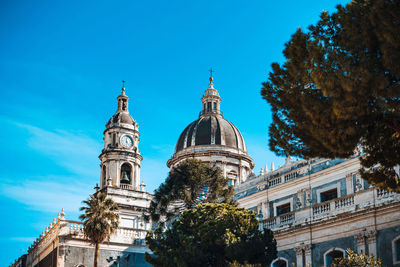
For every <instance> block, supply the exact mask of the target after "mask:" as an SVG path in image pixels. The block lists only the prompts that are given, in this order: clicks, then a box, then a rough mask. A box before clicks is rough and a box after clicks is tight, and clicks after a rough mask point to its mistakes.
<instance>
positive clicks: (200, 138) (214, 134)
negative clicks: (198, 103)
mask: <svg viewBox="0 0 400 267" xmlns="http://www.w3.org/2000/svg"><path fill="white" fill-rule="evenodd" d="M199 145H220V146H227V147H231V148H236V149H239V150H241V151H243V152H245V153H247V148H246V144H245V142H244V140H243V137H242V134H241V133H240V131H239V130H238V128H236V126H235V125H233V123H231V122H230V121H228V120H226V119H224V118H223V117H222V116H221V115H217V114H209V115H206V116H204V115H203V116H200V118H198V119H197V120H195V121H194V122H192V123H190V124H189V125H188V126H187V127H186V128H185V129H184V130H183V132H182V133H181V135H180V136H179V139H178V142H177V143H176V147H175V153H177V152H179V151H181V150H183V149H185V148H187V147H191V146H199Z"/></svg>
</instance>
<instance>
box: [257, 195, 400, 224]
mask: <svg viewBox="0 0 400 267" xmlns="http://www.w3.org/2000/svg"><path fill="white" fill-rule="evenodd" d="M394 201H397V202H400V194H396V193H392V192H387V191H385V190H381V189H375V188H370V189H368V190H364V191H361V192H358V193H355V194H351V195H347V196H343V197H340V198H336V199H333V200H330V201H326V202H323V203H319V204H317V205H313V206H308V207H304V208H301V209H297V210H295V211H292V212H290V213H286V214H282V215H280V216H275V217H272V218H268V219H265V220H264V221H263V225H264V227H267V228H269V229H272V230H278V229H279V228H287V227H291V226H294V225H301V224H305V223H308V222H310V221H311V222H314V221H321V220H327V219H329V218H332V216H336V215H338V214H341V213H349V212H350V213H351V212H355V211H359V210H362V209H370V208H371V207H374V205H375V207H379V206H381V205H386V204H389V203H391V202H394Z"/></svg>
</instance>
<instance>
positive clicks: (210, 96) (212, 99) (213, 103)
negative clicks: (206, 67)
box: [200, 69, 222, 116]
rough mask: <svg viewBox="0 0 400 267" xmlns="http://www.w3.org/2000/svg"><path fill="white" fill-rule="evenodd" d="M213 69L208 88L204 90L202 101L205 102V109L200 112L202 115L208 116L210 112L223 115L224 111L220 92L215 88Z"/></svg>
mask: <svg viewBox="0 0 400 267" xmlns="http://www.w3.org/2000/svg"><path fill="white" fill-rule="evenodd" d="M212 73H213V70H212V69H211V70H210V78H209V80H210V83H209V84H208V88H207V90H206V91H205V92H204V95H203V97H202V98H201V102H202V103H203V110H202V112H201V113H200V116H206V115H209V114H215V115H220V116H222V112H221V110H220V104H221V97H220V96H219V94H218V91H217V90H216V89H215V88H214V84H213V80H214V79H213V77H212Z"/></svg>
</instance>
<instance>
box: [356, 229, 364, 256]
mask: <svg viewBox="0 0 400 267" xmlns="http://www.w3.org/2000/svg"><path fill="white" fill-rule="evenodd" d="M354 238H355V239H356V242H357V253H365V252H366V247H365V232H361V233H358V234H357V235H355V236H354Z"/></svg>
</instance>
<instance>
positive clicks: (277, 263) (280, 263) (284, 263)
mask: <svg viewBox="0 0 400 267" xmlns="http://www.w3.org/2000/svg"><path fill="white" fill-rule="evenodd" d="M271 267H288V260H287V259H285V258H282V257H279V258H277V259H275V260H274V261H273V262H272V263H271Z"/></svg>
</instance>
